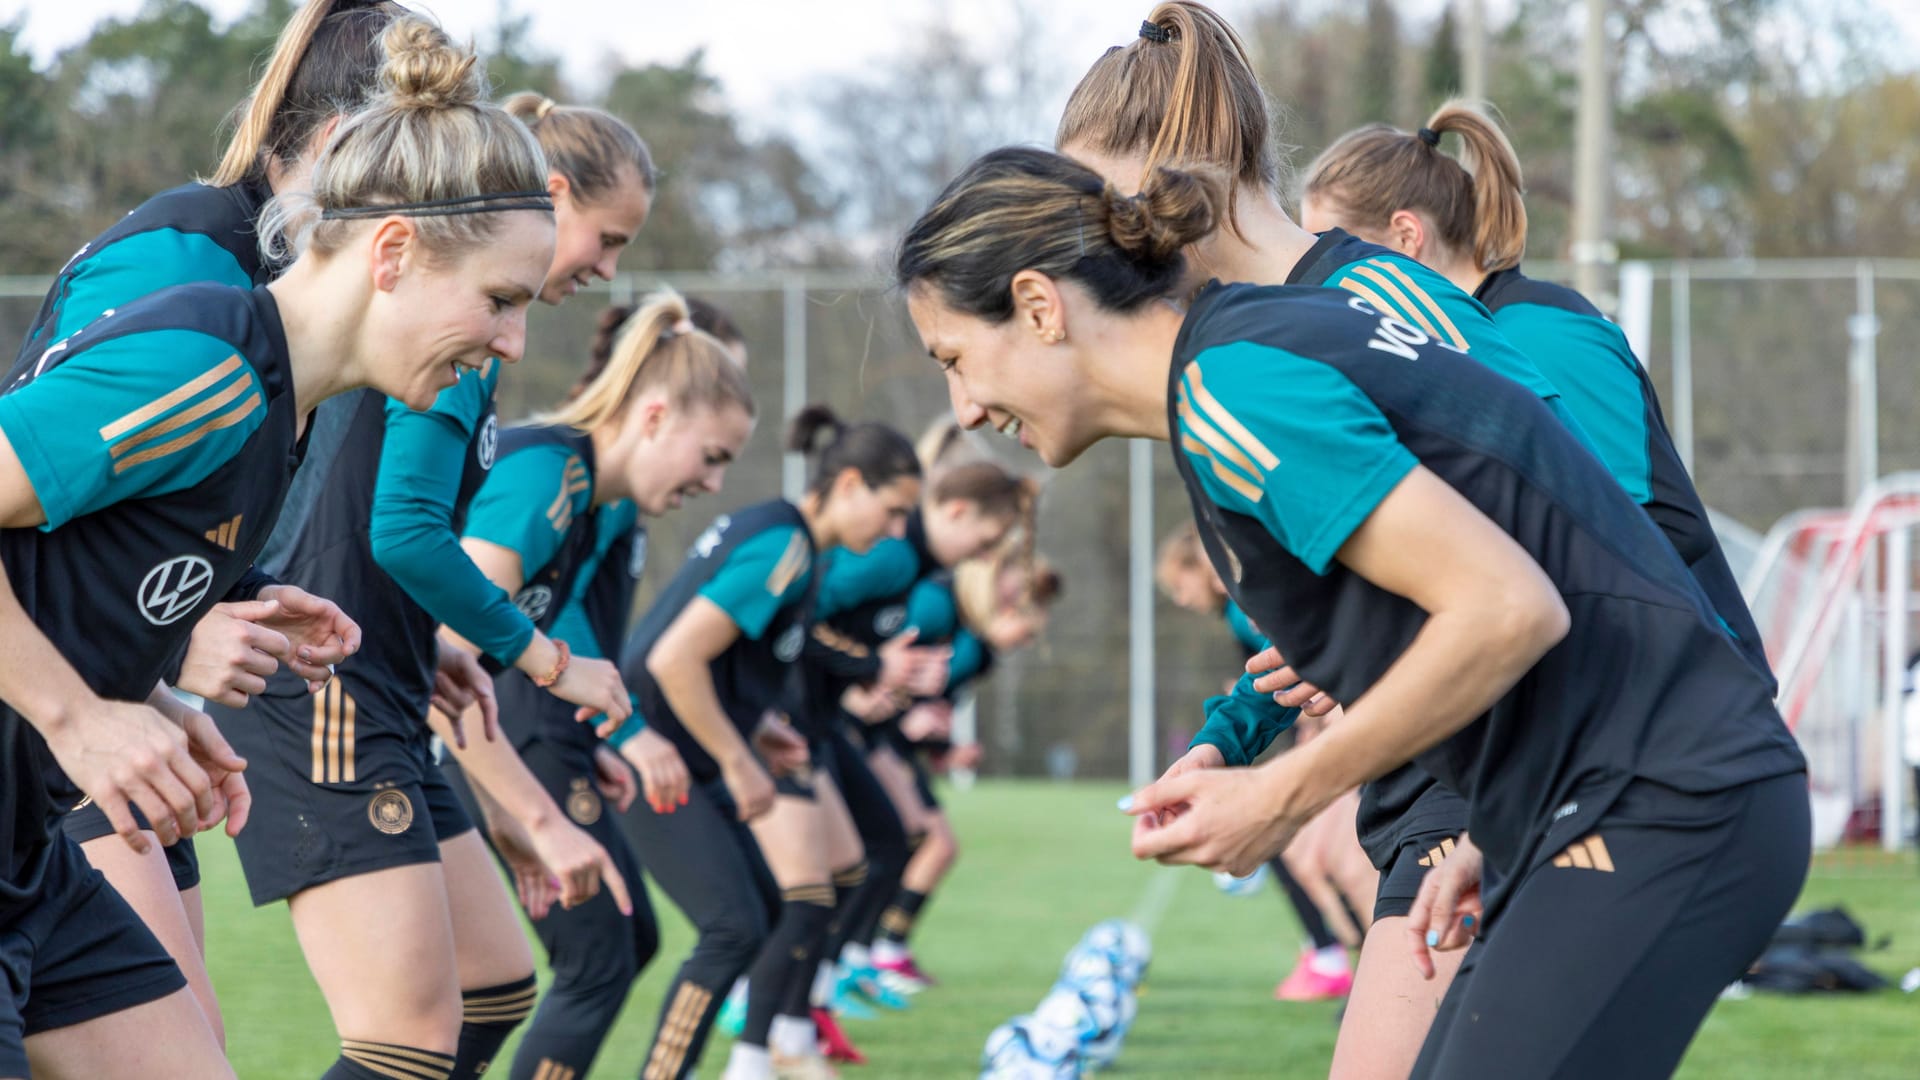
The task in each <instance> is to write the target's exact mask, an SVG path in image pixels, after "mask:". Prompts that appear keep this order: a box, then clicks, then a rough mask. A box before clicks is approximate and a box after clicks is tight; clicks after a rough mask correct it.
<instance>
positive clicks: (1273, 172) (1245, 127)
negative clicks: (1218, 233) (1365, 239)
mask: <svg viewBox="0 0 1920 1080" xmlns="http://www.w3.org/2000/svg"><path fill="white" fill-rule="evenodd" d="M1147 25H1148V26H1152V27H1154V28H1155V29H1156V31H1157V33H1155V34H1154V35H1153V36H1151V37H1149V36H1147V32H1146V29H1145V27H1143V28H1142V30H1141V36H1140V37H1139V39H1138V40H1136V41H1133V42H1131V43H1130V44H1127V45H1123V46H1116V47H1115V48H1112V49H1108V50H1107V52H1106V55H1104V56H1102V57H1101V58H1100V59H1099V60H1097V61H1095V62H1094V65H1093V67H1092V68H1091V69H1089V70H1088V71H1087V74H1086V75H1085V76H1084V77H1083V78H1081V80H1080V85H1078V86H1076V87H1074V90H1073V95H1072V96H1071V97H1069V98H1068V99H1067V108H1066V112H1065V113H1064V114H1062V116H1061V118H1060V128H1059V130H1058V132H1057V133H1056V135H1055V138H1054V145H1055V146H1058V147H1059V148H1060V149H1062V150H1064V151H1072V150H1074V149H1079V148H1085V149H1087V150H1091V151H1093V152H1095V153H1097V154H1101V155H1103V156H1114V157H1118V156H1125V155H1135V154H1144V155H1145V157H1146V170H1145V172H1146V174H1149V175H1150V174H1151V173H1152V171H1153V170H1154V168H1155V167H1157V166H1161V165H1176V166H1180V167H1182V168H1189V167H1192V166H1208V167H1211V168H1214V169H1217V170H1220V171H1222V172H1225V173H1226V174H1227V175H1228V176H1230V177H1232V179H1233V181H1234V188H1235V189H1237V187H1238V186H1239V185H1240V184H1246V185H1248V186H1251V187H1264V188H1266V189H1268V190H1269V191H1273V192H1276V193H1277V192H1278V191H1279V190H1280V189H1281V187H1282V186H1283V183H1284V180H1285V178H1284V177H1283V175H1282V174H1283V172H1284V171H1285V169H1284V166H1283V163H1282V159H1281V155H1280V151H1279V148H1278V147H1277V146H1276V145H1275V142H1274V140H1273V138H1272V130H1273V119H1272V110H1271V109H1270V107H1269V105H1268V102H1267V94H1266V91H1265V90H1264V89H1262V88H1261V86H1260V79H1259V77H1258V76H1256V75H1255V74H1254V72H1253V62H1252V61H1251V60H1250V59H1249V58H1248V56H1247V48H1246V45H1245V44H1243V43H1242V42H1241V40H1240V35H1239V34H1237V33H1235V32H1234V29H1233V27H1232V26H1231V25H1230V24H1229V23H1228V22H1227V21H1226V20H1225V19H1223V18H1221V17H1220V15H1219V14H1218V13H1216V12H1215V11H1213V10H1212V9H1211V8H1208V7H1207V6H1205V5H1204V4H1197V3H1193V2H1191V0H1174V2H1171V3H1164V4H1158V5H1155V7H1154V8H1153V10H1152V11H1151V12H1150V13H1148V15H1147ZM1236 196H1237V190H1230V191H1229V192H1228V196H1227V198H1228V202H1227V211H1228V216H1227V221H1226V224H1227V225H1228V227H1229V228H1231V227H1232V223H1231V219H1232V211H1233V209H1234V199H1235V197H1236Z"/></svg>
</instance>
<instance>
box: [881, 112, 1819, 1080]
mask: <svg viewBox="0 0 1920 1080" xmlns="http://www.w3.org/2000/svg"><path fill="white" fill-rule="evenodd" d="M1228 206H1229V193H1228V189H1227V188H1226V187H1225V185H1224V183H1223V182H1222V181H1220V180H1219V179H1217V178H1216V177H1215V176H1213V175H1209V174H1198V173H1188V172H1181V171H1178V170H1174V169H1169V168H1159V169H1157V170H1156V171H1155V172H1153V173H1152V174H1150V176H1149V177H1148V179H1147V182H1146V183H1145V184H1144V185H1143V187H1142V188H1141V190H1140V192H1139V193H1138V194H1137V195H1134V196H1123V195H1121V194H1119V192H1117V191H1116V190H1115V189H1114V188H1113V187H1112V186H1110V185H1108V184H1106V183H1105V182H1104V181H1102V180H1101V179H1100V177H1099V176H1098V175H1096V174H1094V173H1092V172H1090V171H1089V170H1087V169H1085V168H1084V167H1081V166H1079V165H1077V164H1075V163H1073V162H1071V161H1069V160H1067V159H1064V158H1061V157H1058V156H1056V155H1052V154H1048V153H1045V152H1043V151H1036V150H1023V149H1009V150H1002V151H995V152H994V153H992V154H989V155H987V156H986V157H985V158H983V159H981V160H980V161H978V162H976V163H975V164H974V165H973V166H971V167H970V168H969V169H968V170H967V172H966V173H964V174H963V175H962V176H961V177H960V178H959V179H957V180H955V181H954V182H953V184H951V185H950V186H949V187H948V189H947V190H946V191H945V192H944V193H943V194H942V195H941V197H940V198H939V200H938V201H937V202H936V203H935V204H934V206H933V207H932V208H931V209H929V210H928V211H927V212H926V213H925V214H924V215H923V216H922V217H921V219H920V220H919V221H918V222H917V223H916V224H915V225H914V226H913V228H912V229H911V230H910V231H909V232H908V234H907V236H906V238H905V239H904V240H903V242H902V244H901V247H900V251H899V255H898V261H897V277H898V279H899V281H900V283H901V285H902V286H903V287H904V288H905V289H906V290H907V291H908V295H909V307H910V310H911V313H912V315H913V319H914V323H915V325H916V326H917V327H918V328H919V330H920V333H921V336H922V339H923V341H924V342H925V344H926V346H927V348H928V351H929V353H930V354H931V355H932V356H933V357H934V358H935V359H936V360H937V361H938V362H939V364H940V366H941V367H942V369H944V370H945V372H946V374H947V379H948V387H949V391H950V393H951V395H952V397H953V401H954V406H955V412H956V415H957V416H958V418H959V419H960V421H961V422H962V423H963V424H967V425H968V426H978V425H980V424H983V423H990V424H992V425H993V426H995V427H997V428H998V429H1000V430H1001V431H1003V432H1005V433H1007V434H1009V435H1012V436H1015V437H1017V438H1018V439H1019V440H1020V441H1021V442H1022V443H1023V444H1025V445H1028V446H1031V447H1033V448H1035V449H1036V450H1037V451H1038V453H1039V455H1040V457H1041V459H1042V460H1044V461H1046V462H1048V463H1049V464H1052V465H1056V466H1064V465H1066V464H1068V463H1070V462H1072V461H1073V460H1074V459H1075V458H1076V457H1077V456H1078V455H1079V454H1080V453H1081V452H1082V451H1084V450H1085V449H1086V447H1087V446H1089V445H1091V444H1092V443H1093V442H1095V441H1097V440H1099V439H1101V438H1104V437H1109V436H1134V437H1152V438H1159V439H1167V440H1169V441H1171V440H1173V439H1174V438H1178V440H1179V452H1178V453H1177V454H1176V455H1175V462H1176V464H1177V465H1178V466H1179V468H1180V470H1181V474H1182V479H1183V480H1184V481H1185V482H1186V485H1187V488H1188V492H1189V495H1190V496H1191V498H1192V501H1193V505H1194V511H1195V518H1196V520H1197V521H1198V523H1199V525H1200V527H1201V536H1202V539H1203V540H1204V541H1205V542H1206V545H1207V549H1208V555H1209V558H1210V559H1211V560H1212V561H1213V563H1214V565H1215V568H1216V569H1217V570H1219V571H1220V573H1221V577H1222V580H1224V581H1226V582H1227V583H1228V587H1229V590H1230V591H1231V592H1232V594H1233V595H1234V597H1235V599H1236V601H1238V602H1240V603H1241V604H1242V605H1243V606H1244V607H1245V608H1246V609H1247V611H1248V613H1249V614H1250V615H1252V616H1253V617H1254V619H1255V620H1256V622H1258V623H1259V625H1260V627H1261V628H1262V629H1263V630H1264V631H1266V633H1267V635H1268V636H1269V638H1270V639H1271V640H1273V641H1274V643H1275V644H1276V645H1277V646H1278V647H1279V649H1280V651H1281V652H1282V654H1283V655H1285V656H1286V657H1287V659H1288V661H1289V663H1290V664H1291V665H1292V666H1293V667H1294V668H1295V669H1296V670H1297V671H1299V672H1300V673H1301V676H1302V677H1303V678H1305V679H1307V680H1308V681H1310V682H1312V683H1314V684H1315V685H1317V686H1322V687H1325V688H1326V690H1327V693H1328V694H1329V695H1330V696H1332V697H1333V699H1334V700H1338V701H1344V702H1347V703H1348V704H1347V707H1346V710H1345V716H1344V717H1343V719H1342V720H1341V721H1340V722H1339V723H1337V724H1334V725H1332V726H1330V727H1329V728H1328V730H1327V731H1326V732H1325V733H1324V734H1323V735H1322V736H1320V737H1319V738H1316V739H1314V740H1313V741H1312V742H1310V743H1308V744H1307V745H1305V746H1303V747H1301V748H1300V749H1299V750H1297V751H1295V752H1292V753H1289V754H1283V755H1281V756H1280V757H1278V758H1276V759H1274V761H1272V762H1270V763H1268V764H1267V765H1265V766H1262V767H1260V768H1258V769H1233V770H1222V769H1196V770H1191V771H1189V772H1187V773H1184V774H1181V775H1179V776H1174V777H1169V778H1163V779H1162V780H1161V781H1159V782H1157V783H1155V784H1153V785H1151V786H1149V787H1148V788H1146V789H1143V790H1142V791H1140V792H1137V793H1136V794H1135V795H1134V796H1133V797H1132V798H1131V800H1130V804H1129V806H1130V810H1131V812H1132V813H1134V814H1136V815H1138V817H1137V820H1136V827H1135V843H1134V847H1135V852H1136V854H1138V855H1140V856H1142V857H1156V858H1161V859H1165V860H1167V861H1179V862H1196V863H1200V864H1203V865H1209V866H1215V867H1223V868H1225V869H1227V870H1229V871H1232V872H1241V873H1244V872H1245V871H1247V870H1250V869H1252V868H1253V867H1254V866H1255V865H1257V864H1258V862H1259V861H1261V860H1262V859H1265V858H1267V857H1269V856H1270V855H1271V854H1272V853H1273V852H1274V851H1277V850H1279V849H1280V848H1282V847H1284V846H1285V843H1286V841H1287V840H1288V838H1289V837H1290V836H1291V835H1292V834H1293V833H1294V832H1295V831H1296V830H1298V829H1299V827H1300V826H1301V825H1302V824H1304V823H1305V822H1306V821H1308V820H1309V819H1311V817H1312V816H1313V815H1314V814H1315V813H1317V812H1319V811H1320V810H1321V809H1322V808H1324V807H1325V806H1326V805H1327V804H1328V803H1329V802H1331V801H1332V800H1333V799H1334V798H1335V797H1337V796H1338V794H1339V793H1340V792H1342V791H1344V790H1346V789H1347V788H1349V787H1352V786H1354V785H1355V784H1358V783H1360V782H1362V781H1364V780H1367V779H1370V778H1371V777H1374V776H1377V775H1380V774H1381V773H1384V772H1385V771H1387V770H1388V769H1391V768H1393V767H1395V766H1396V765H1398V764H1400V763H1402V762H1404V761H1407V760H1409V759H1411V758H1413V757H1414V756H1416V755H1417V756H1418V757H1419V760H1420V763H1421V765H1422V766H1423V767H1424V768H1426V769H1427V770H1428V771H1430V772H1431V773H1433V775H1434V776H1436V777H1437V778H1438V779H1439V780H1441V782H1442V783H1444V784H1446V785H1448V786H1449V787H1450V788H1452V789H1453V790H1455V791H1457V792H1459V793H1460V794H1461V796H1462V797H1463V798H1464V799H1465V800H1466V801H1467V804H1468V808H1469V814H1470V817H1471V820H1472V822H1473V834H1474V835H1473V839H1474V842H1475V844H1476V845H1477V846H1478V848H1479V849H1480V851H1481V852H1482V853H1483V854H1484V857H1485V860H1486V863H1487V865H1488V867H1489V868H1490V873H1489V878H1490V879H1492V880H1493V885H1492V887H1491V889H1490V890H1489V891H1488V893H1487V895H1486V896H1485V898H1484V909H1483V911H1482V913H1481V914H1480V915H1479V916H1478V919H1479V920H1480V925H1479V926H1478V927H1477V928H1476V929H1477V930H1478V931H1479V932H1480V934H1481V936H1482V941H1481V946H1480V948H1479V949H1478V951H1477V962H1476V964H1475V965H1474V966H1473V968H1472V970H1471V972H1470V973H1463V974H1462V976H1461V977H1460V978H1458V979H1457V980H1456V981H1455V982H1454V984H1453V985H1452V987H1451V988H1450V989H1449V991H1448V994H1447V997H1446V1000H1445V1003H1444V1005H1443V1007H1442V1010H1441V1014H1440V1016H1439V1017H1438V1018H1437V1019H1436V1021H1435V1023H1434V1025H1433V1028H1432V1030H1431V1032H1430V1033H1429V1035H1428V1038H1427V1040H1426V1043H1425V1045H1424V1047H1423V1048H1422V1052H1421V1057H1420V1060H1419V1062H1418V1064H1417V1066H1416V1069H1415V1075H1418V1076H1445V1077H1456V1076H1469V1075H1471V1076H1479V1075H1486V1074H1488V1073H1490V1072H1500V1073H1503V1074H1513V1075H1526V1076H1549V1075H1581V1076H1585V1075H1593V1076H1600V1075H1607V1076H1621V1075H1636V1076H1637V1075H1657V1074H1659V1073H1662V1072H1664V1071H1668V1070H1671V1069H1672V1068H1673V1067H1674V1065H1675V1064H1676V1063H1677V1062H1678V1061H1679V1058H1680V1056H1681V1054H1682V1052H1683V1051H1684V1050H1685V1047H1686V1045H1687V1043H1688V1041H1689V1040H1690V1038H1691V1036H1692V1032H1693V1031H1694V1029H1695V1028H1696V1027H1697V1025H1698V1024H1699V1022H1700V1020H1701V1019H1702V1018H1703V1017H1704V1016H1705V1014H1706V1011H1707V1009H1708V1008H1709V1006H1710V1005H1711V1004H1712V1002H1713V1000H1714V997H1715V996H1716V995H1717V993H1718V992H1719V990H1720V988H1721V987H1722V986H1724V985H1725V983H1726V982H1728V981H1729V980H1731V979H1732V978H1733V977H1734V976H1736V975H1737V974H1738V973H1739V972H1740V971H1741V970H1743V969H1744V967H1745V966H1746V964H1747V963H1748V962H1749V961H1750V960H1751V959H1752V957H1753V956H1754V955H1755V954H1756V953H1757V952H1758V950H1759V949H1760V947H1761V946H1762V945H1764V943H1765V942H1766V940H1767V938H1768V936H1769V935H1770V933H1771V931H1772V929H1773V927H1774V926H1776V925H1777V924H1778V921H1779V918H1780V916H1781V915H1782V914H1783V913H1784V912H1785V911H1786V910H1787V907H1788V906H1789V904H1790V903H1791V902H1792V900H1793V898H1794V896H1795V895H1796V894H1797V892H1798V889H1799V886H1800V883H1801V881H1802V880H1803V878H1804V877H1805V873H1806V850H1807V843H1808V828H1809V825H1808V814H1807V804H1806V797H1805V790H1804V784H1805V763H1804V760H1803V759H1802V758H1801V756H1800V753H1799V750H1798V748H1797V747H1796V746H1795V745H1794V743H1793V739H1792V737H1791V736H1790V735H1789V734H1788V733H1787V731H1786V728H1785V725H1784V724H1783V723H1782V722H1781V721H1780V718H1779V715H1778V713H1776V712H1775V711H1774V709H1773V706H1772V702H1771V700H1770V693H1769V687H1768V680H1766V679H1765V678H1763V677H1762V676H1761V675H1760V674H1759V673H1758V672H1756V671H1755V670H1754V669H1753V668H1752V667H1751V665H1749V664H1748V663H1747V662H1746V660H1745V659H1744V658H1743V657H1742V655H1741V654H1740V652H1739V651H1738V649H1737V648H1736V647H1735V646H1734V644H1733V643H1732V641H1731V640H1730V639H1729V638H1728V636H1727V635H1726V634H1725V632H1724V631H1723V629H1722V628H1721V626H1720V624H1719V621H1718V618H1717V616H1716V615H1715V614H1714V612H1713V611H1712V609H1711V608H1710V607H1709V606H1708V603H1707V600H1706V598H1705V596H1704V594H1703V593H1702V592H1701V591H1700V589H1699V587H1698V586H1697V585H1696V584H1695V582H1694V581H1693V579H1692V577H1691V576H1690V575H1689V574H1688V572H1687V568H1686V565H1685V564H1684V563H1683V562H1681V560H1680V559H1679V558H1678V556H1676V555H1675V554H1674V552H1673V549H1672V548H1671V546H1670V545H1668V544H1667V543H1666V541H1665V539H1664V538H1663V537H1661V536H1660V535H1659V534H1658V533H1657V532H1656V531H1655V530H1653V529H1650V528H1648V527H1647V523H1646V520H1645V518H1644V516H1643V515H1642V512H1641V510H1640V508H1639V507H1637V506H1635V505H1634V504H1633V502H1632V501H1631V500H1630V499H1628V498H1627V496H1626V494H1625V493H1624V492H1623V491H1622V490H1621V489H1620V487H1619V485H1618V484H1616V483H1614V482H1613V481H1612V478H1611V477H1610V476H1609V475H1608V474H1607V472H1606V471H1605V469H1604V467H1603V466H1602V465H1601V464H1600V462H1599V461H1598V459H1597V458H1595V457H1594V456H1593V454H1592V453H1591V452H1590V451H1588V450H1587V449H1586V448H1585V447H1584V446H1583V445H1582V444H1581V443H1580V442H1579V441H1577V440H1576V439H1574V438H1573V437H1572V436H1571V435H1570V434H1569V433H1568V432H1567V430H1566V429H1565V428H1564V427H1563V426H1562V425H1561V424H1560V423H1559V422H1558V421H1557V420H1556V419H1555V418H1554V416H1553V414H1552V413H1551V412H1549V411H1548V410H1547V409H1546V408H1545V407H1544V406H1543V404H1542V403H1541V402H1540V400H1539V397H1538V395H1537V394H1536V393H1534V392H1532V391H1530V390H1528V389H1527V388H1524V387H1521V386H1518V385H1516V384H1514V383H1513V382H1512V381H1511V380H1508V379H1506V378H1503V377H1501V376H1499V375H1497V374H1495V373H1493V372H1491V371H1489V370H1488V369H1487V368H1486V367H1485V366H1484V365H1482V364H1479V363H1475V362H1472V361H1470V360H1468V359H1467V358H1465V357H1463V356H1461V355H1460V354H1459V353H1458V352H1456V351H1454V350H1450V349H1447V348H1443V347H1441V346H1440V344H1439V343H1438V342H1437V341H1436V339H1435V336H1434V335H1431V334H1427V333H1425V332H1424V331H1423V330H1422V329H1421V328H1420V327H1418V326H1415V325H1411V324H1408V323H1405V322H1402V321H1401V320H1399V319H1397V318H1395V317H1393V316H1391V315H1387V314H1383V313H1381V312H1380V311H1378V310H1376V309H1375V308H1374V307H1373V306H1372V305H1371V304H1369V303H1368V302H1367V301H1366V300H1365V299H1363V298H1361V297H1359V296H1350V295H1347V294H1346V293H1344V292H1341V291H1336V290H1330V289H1296V288H1285V287H1280V288H1270V287H1258V286H1250V285H1236V286H1220V285H1217V284H1210V285H1208V286H1206V287H1204V288H1203V289H1202V290H1201V291H1200V292H1199V293H1198V294H1197V295H1195V296H1194V297H1193V298H1192V301H1191V304H1190V306H1189V307H1188V308H1187V309H1186V310H1185V311H1184V313H1183V312H1182V311H1181V310H1180V309H1179V308H1177V307H1175V306H1173V305H1172V304H1171V303H1168V302H1166V299H1165V298H1166V297H1167V296H1168V295H1169V294H1170V293H1172V292H1173V291H1174V289H1175V288H1176V287H1177V285H1178V284H1179V283H1180V282H1181V281H1182V279H1183V277H1184V272H1185V271H1184V267H1183V265H1182V263H1183V260H1182V257H1181V252H1182V250H1183V249H1185V248H1186V247H1188V246H1189V245H1191V244H1193V243H1194V242H1196V241H1199V240H1202V239H1204V238H1206V237H1207V236H1208V235H1209V234H1211V233H1212V232H1213V231H1215V229H1217V228H1221V227H1224V226H1225V223H1226V221H1227V220H1228V217H1227V215H1228V213H1229V210H1228ZM1083 242H1084V244H1085V247H1084V249H1083V248H1082V247H1081V244H1082V243H1083ZM1083 251H1084V254H1083V253H1082V252H1083ZM1169 356H1171V357H1172V364H1171V365H1170V366H1169V365H1168V363H1167V358H1168V357H1169ZM1226 402H1232V403H1233V405H1232V406H1231V407H1229V406H1228V405H1226V404H1225V403H1226ZM1595 657H1606V658H1607V665H1606V667H1605V669H1604V670H1602V669H1600V668H1596V667H1595V666H1594V658H1595ZM1236 696H1240V695H1236ZM1243 700H1244V701H1245V703H1246V706H1247V707H1248V708H1250V709H1251V708H1262V709H1265V710H1266V711H1267V713H1268V715H1269V717H1270V720H1269V721H1268V722H1267V725H1266V726H1267V727H1269V728H1271V729H1278V728H1279V727H1282V726H1284V725H1285V723H1286V722H1287V720H1288V719H1289V717H1288V715H1287V714H1286V713H1285V711H1284V710H1283V709H1282V708H1281V707H1280V706H1279V705H1278V704H1277V703H1275V702H1274V701H1273V699H1272V698H1271V697H1269V696H1266V695H1262V694H1251V693H1250V694H1247V695H1244V696H1243ZM1569 925H1576V926H1589V927H1594V928H1596V930H1597V933H1595V934H1594V935H1593V936H1592V937H1590V938H1583V939H1576V940H1571V941H1570V940H1569V938H1568V935H1567V933H1566V927H1567V926H1569ZM1449 932H1452V928H1451V927H1450V928H1449ZM1580 940H1586V941H1590V942H1592V944H1591V946H1590V947H1582V946H1581V944H1580ZM1456 1019H1457V1021H1458V1022H1456Z"/></svg>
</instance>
